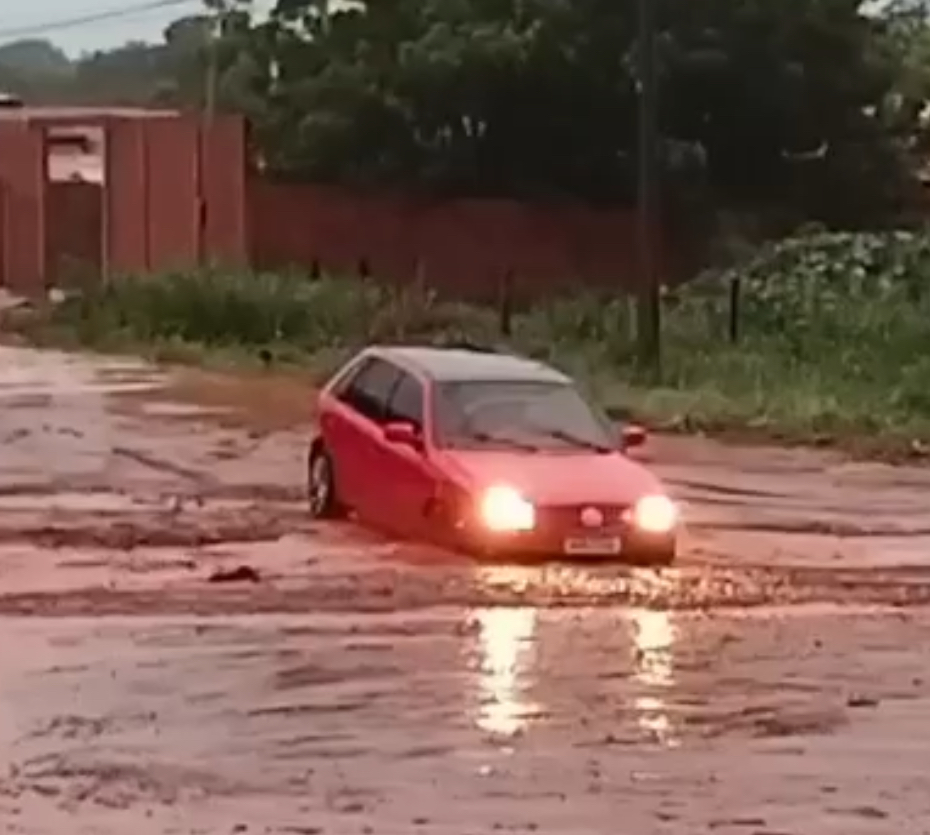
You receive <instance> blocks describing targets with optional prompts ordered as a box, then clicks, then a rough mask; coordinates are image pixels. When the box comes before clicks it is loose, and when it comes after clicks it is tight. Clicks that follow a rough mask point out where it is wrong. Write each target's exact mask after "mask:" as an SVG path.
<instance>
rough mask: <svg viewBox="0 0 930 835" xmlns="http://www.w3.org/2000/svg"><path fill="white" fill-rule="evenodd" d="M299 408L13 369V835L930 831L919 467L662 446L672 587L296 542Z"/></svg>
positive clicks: (6, 358) (1, 381)
mask: <svg viewBox="0 0 930 835" xmlns="http://www.w3.org/2000/svg"><path fill="white" fill-rule="evenodd" d="M309 395H310V392H309V389H308V387H307V385H306V383H304V382H302V381H300V380H298V379H295V378H290V379H286V380H283V379H280V378H277V377H273V376H271V375H266V376H263V377H258V378H253V379H249V380H245V381H242V380H236V379H233V378H230V377H228V376H223V375H216V374H204V373H192V372H185V373H183V374H171V375H166V374H163V373H159V372H157V371H156V370H154V369H152V368H149V367H146V366H144V365H142V364H140V363H138V362H136V361H133V360H126V361H110V362H107V363H102V362H99V361H96V360H90V359H87V358H81V357H73V356H65V355H58V354H53V353H39V352H32V351H27V350H23V349H8V348H3V349H0V615H5V616H6V617H5V618H4V620H3V627H2V628H3V629H4V636H5V640H4V647H5V649H3V651H2V652H0V705H2V710H0V751H3V753H4V759H5V763H6V765H5V766H2V767H0V824H2V827H0V828H2V831H9V832H24V833H25V832H34V833H43V835H44V834H45V833H48V835H58V833H74V832H88V833H91V832H94V833H123V832H127V831H136V832H139V833H140V835H147V833H167V832H209V833H214V832H215V833H221V832H223V833H226V832H234V831H239V832H253V831H254V832H294V833H296V832H305V833H306V832H320V833H323V832H325V833H342V832H345V833H364V832H371V833H379V835H380V833H393V832H397V833H410V832H423V833H439V832H443V833H445V832H448V833H456V835H461V833H467V832H472V831H473V832H476V833H486V832H489V831H540V832H551V833H560V835H561V833H573V832H578V833H581V832H584V833H599V832H608V831H610V832H613V831H616V816H617V810H618V809H620V808H622V809H623V814H624V823H625V824H626V825H627V828H629V830H630V831H635V832H641V833H653V832H655V833H681V834H682V835H685V833H694V832H700V831H720V832H725V833H726V832H734V833H736V832H739V833H753V834H754V835H763V833H765V835H776V833H782V835H788V834H789V833H790V834H791V835H803V834H804V833H813V835H821V833H833V832H836V833H842V834H843V835H854V833H859V832H862V833H889V835H891V834H892V833H895V834H896V835H897V833H902V834H908V833H923V832H928V831H930V829H928V824H927V823H926V821H930V800H927V798H930V791H928V789H930V785H928V781H930V778H928V777H927V776H926V774H927V773H928V769H927V766H928V765H930V758H928V755H927V754H926V753H922V750H923V747H924V746H923V745H922V744H921V743H920V742H919V741H920V740H921V739H923V737H924V734H925V730H926V728H925V725H926V720H925V719H924V718H923V717H925V716H926V715H927V714H926V710H927V706H928V705H927V701H928V695H930V686H928V685H927V684H925V680H927V679H928V678H930V677H928V676H927V673H926V669H927V667H928V664H927V662H928V660H930V659H928V652H930V650H927V649H926V648H927V647H928V646H930V642H928V637H930V617H926V616H925V614H924V606H925V604H926V603H927V602H930V573H928V567H930V560H928V556H930V516H928V515H927V513H926V511H925V499H924V498H923V497H925V496H926V495H927V489H928V488H930V470H927V469H918V468H903V467H890V466H884V465H877V464H864V463H854V462H850V461H848V460H846V459H844V458H842V457H840V456H838V455H833V454H829V453H826V452H816V453H814V452H803V451H798V450H790V451H789V450H782V449H776V448H772V449H760V448H755V449H739V448H735V447H727V446H723V445H719V444H714V443H712V442H709V441H699V440H694V439H690V440H689V439H664V438H657V439H654V440H653V441H652V442H651V443H650V445H649V447H648V448H647V449H646V450H645V451H644V453H643V456H644V457H645V458H646V459H647V460H648V462H649V463H650V465H651V466H653V467H655V469H656V470H657V471H659V472H660V473H661V474H662V475H663V476H664V477H665V478H666V480H667V481H668V483H669V484H670V485H671V486H672V489H673V490H675V491H676V493H677V495H678V496H679V498H680V499H681V500H682V501H683V502H684V503H685V505H686V508H687V519H688V523H689V527H688V532H687V536H686V543H685V552H684V554H683V556H682V560H681V564H680V565H679V566H677V567H675V568H674V569H671V570H667V571H663V572H653V571H645V570H635V569H627V568H624V567H622V566H617V565H556V564H553V565H544V566H523V567H515V566H511V567H507V566H498V567H491V566H476V565H473V564H471V563H469V562H467V561H465V560H462V559H460V558H456V557H452V556H450V555H448V554H440V553H436V552H433V551H429V550H427V549H423V548H417V547H412V546H409V545H403V544H399V543H393V542H386V541H384V540H381V539H379V538H378V537H377V536H376V535H374V534H367V533H363V532H360V531H358V530H356V529H354V528H353V527H352V526H351V525H341V526H320V525H314V524H312V523H310V522H309V521H308V520H307V518H306V514H305V513H304V512H303V509H302V507H301V504H300V501H299V496H300V492H301V491H300V485H301V478H302V475H303V461H302V452H303V447H304V442H305V436H306V432H307V429H308V422H309V418H310V409H309ZM243 569H246V570H243ZM4 768H5V769H6V771H4V770H3V769H4ZM78 813H79V815H78Z"/></svg>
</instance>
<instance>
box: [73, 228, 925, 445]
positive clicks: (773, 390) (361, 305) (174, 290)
mask: <svg viewBox="0 0 930 835" xmlns="http://www.w3.org/2000/svg"><path fill="white" fill-rule="evenodd" d="M928 278H930V237H928V236H926V235H918V234H912V233H887V234H851V233H832V234H818V235H812V236H806V237H802V238H795V239H790V240H787V241H783V242H780V243H777V244H773V245H771V246H768V247H765V248H763V249H762V250H760V251H759V252H758V253H756V254H755V256H754V257H753V258H752V259H751V260H749V261H748V262H747V263H745V264H742V265H740V266H738V267H736V268H732V269H728V270H725V271H718V272H710V273H707V274H705V275H703V276H701V277H700V278H699V279H697V280H695V281H694V282H692V283H690V284H688V285H686V286H685V287H683V288H679V289H678V290H677V291H675V292H674V293H671V294H670V296H669V300H668V301H669V303H668V304H667V306H666V310H665V318H664V347H663V372H662V382H661V384H660V385H656V384H655V383H654V381H653V380H652V379H651V377H647V376H646V375H644V374H643V372H642V371H641V369H639V368H638V366H637V363H636V361H635V351H634V347H635V345H634V338H635V327H634V317H633V315H632V308H631V304H630V301H629V300H628V299H623V298H604V297H603V295H600V296H598V295H594V294H579V295H578V296H576V297H574V298H568V299H566V298H562V299H551V300H547V301H544V302H541V303H539V304H537V305H536V306H535V307H533V308H532V309H529V310H527V311H524V312H523V313H520V314H519V315H517V316H516V318H515V320H514V327H513V332H512V336H511V341H512V343H513V344H514V345H515V346H516V347H517V348H518V349H520V350H523V351H525V352H527V353H530V354H533V355H534V356H539V357H541V358H545V359H548V360H550V361H552V362H554V363H555V364H557V365H560V366H562V367H564V368H565V369H566V370H567V371H569V372H570V373H572V374H574V375H576V376H578V377H580V378H582V379H583V380H584V381H585V382H586V383H587V385H589V386H590V387H591V388H592V389H593V390H594V391H595V392H596V393H597V394H598V395H599V396H601V397H602V398H604V399H605V400H607V401H608V404H609V405H621V406H626V407H629V406H632V407H633V410H634V412H636V411H638V412H640V413H642V414H644V415H646V416H647V417H651V418H655V419H662V420H665V421H668V422H671V423H674V424H679V425H682V426H707V427H717V426H730V425H734V424H738V425H751V426H759V427H770V428H778V429H781V430H785V431H791V432H807V433H809V432H818V433H821V432H826V433H832V432H840V431H849V430H855V431H858V432H866V433H868V432H878V431H888V430H894V431H900V432H909V433H923V432H924V431H925V429H926V428H927V426H928V425H930V351H928V349H930V293H927V292H926V289H927V287H928V284H927V280H928ZM734 281H738V282H739V284H740V286H741V288H742V305H741V317H740V318H741V334H740V339H739V342H738V343H737V344H730V341H729V339H728V338H727V327H726V325H727V319H728V310H727V305H728V300H729V295H730V287H731V285H732V283H733V282H734ZM54 323H55V324H57V325H58V326H59V328H62V327H63V328H64V329H65V330H68V331H70V332H72V333H76V334H77V336H78V338H79V339H80V341H82V342H83V343H85V344H89V345H96V346H111V345H113V344H114V342H118V343H121V344H123V345H124V346H125V345H126V344H127V343H128V344H132V345H139V344H140V343H142V344H153V343H154V344H170V345H174V346H177V345H191V344H195V345H198V346H206V347H207V348H210V349H226V348H232V349H243V348H244V349H247V350H249V351H253V350H254V349H257V348H260V347H269V348H272V349H273V350H274V352H275V354H276V356H279V357H283V358H287V359H291V360H294V361H300V362H304V361H306V360H307V358H309V357H313V358H315V359H318V358H319V357H321V356H326V357H330V358H332V357H333V356H341V353H340V352H344V351H345V350H347V349H351V348H354V347H357V346H359V345H361V344H364V343H367V342H373V341H375V342H390V341H419V342H447V341H449V340H461V339H463V338H469V339H472V340H475V341H483V342H494V341H499V340H500V337H499V334H498V331H497V315H496V313H495V311H493V310H491V309H487V308H481V307H476V306H473V305H466V304H455V303H450V302H446V301H443V300H440V299H438V298H437V297H436V296H435V295H434V294H432V293H429V292H424V291H423V290H422V289H420V288H417V287H415V286H410V287H406V288H397V287H390V286H388V285H384V284H378V283H375V282H371V281H362V280H357V279H348V278H337V277H329V278H323V279H318V280H312V279H310V278H308V277H306V276H303V275H300V274H267V273H265V274H248V273H240V274H230V273H224V272H221V271H217V270H206V271H201V272H177V273H171V274H167V275H157V276H138V277H127V278H124V279H121V280H118V281H114V282H111V283H109V284H107V285H105V286H100V287H98V288H96V289H91V290H89V291H87V292H85V293H84V294H83V295H82V296H80V297H77V298H75V299H73V300H71V301H69V302H67V303H65V304H64V305H62V306H60V307H59V308H57V309H56V310H55V313H54Z"/></svg>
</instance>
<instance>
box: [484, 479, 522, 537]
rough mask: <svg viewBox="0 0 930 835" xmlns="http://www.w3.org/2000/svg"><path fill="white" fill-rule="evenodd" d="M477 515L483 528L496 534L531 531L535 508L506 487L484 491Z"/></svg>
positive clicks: (517, 493) (511, 488) (500, 486)
mask: <svg viewBox="0 0 930 835" xmlns="http://www.w3.org/2000/svg"><path fill="white" fill-rule="evenodd" d="M478 513H479V515H480V517H481V521H482V522H483V523H484V526H485V527H486V528H487V529H488V530H490V531H494V532H496V533H505V532H510V531H513V532H516V531H531V530H533V528H534V527H535V526H536V508H534V507H533V505H532V504H530V502H528V501H527V500H526V499H524V498H523V496H521V495H520V493H519V492H518V491H516V490H514V489H513V487H507V486H506V485H498V486H496V487H489V488H488V489H487V490H485V491H484V493H483V495H482V496H481V500H480V502H479V505H478Z"/></svg>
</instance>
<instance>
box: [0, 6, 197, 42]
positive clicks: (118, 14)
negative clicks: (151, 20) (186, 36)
mask: <svg viewBox="0 0 930 835" xmlns="http://www.w3.org/2000/svg"><path fill="white" fill-rule="evenodd" d="M196 1H197V0H149V2H147V3H139V4H137V5H135V6H128V7H127V6H122V7H121V8H118V9H116V8H111V9H108V10H106V11H99V12H91V13H90V14H86V15H81V16H79V17H70V18H58V19H57V20H48V21H45V22H44V23H35V24H32V25H31V26H16V27H13V28H10V29H0V39H2V40H10V39H16V38H29V37H34V36H35V35H44V34H46V33H47V32H57V31H58V30H60V29H74V28H76V27H80V26H88V25H91V24H94V23H104V22H106V21H109V20H119V19H121V18H126V17H134V16H135V15H137V14H141V13H145V12H152V11H157V10H158V9H170V8H174V7H176V6H187V5H190V4H191V3H193V2H196ZM198 5H202V4H201V3H199V2H198Z"/></svg>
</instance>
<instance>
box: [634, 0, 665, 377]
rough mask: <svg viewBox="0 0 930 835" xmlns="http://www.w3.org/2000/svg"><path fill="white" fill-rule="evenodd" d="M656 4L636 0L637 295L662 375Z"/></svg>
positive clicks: (648, 358)
mask: <svg viewBox="0 0 930 835" xmlns="http://www.w3.org/2000/svg"><path fill="white" fill-rule="evenodd" d="M655 2H656V0H638V10H639V33H638V42H639V55H638V58H639V60H638V64H639V69H638V75H639V85H638V92H639V153H638V155H637V159H638V177H637V181H638V183H637V185H638V189H637V191H638V195H637V236H636V237H637V262H638V267H639V293H638V300H637V302H638V303H637V308H636V331H637V336H638V338H639V349H640V359H641V361H642V362H643V363H644V364H645V365H647V366H650V367H651V368H653V369H654V370H655V372H656V374H657V375H658V374H659V373H660V371H661V360H662V355H661V348H662V295H661V277H660V275H659V270H658V263H657V257H656V228H657V222H658V211H657V208H658V207H657V204H658V199H657V197H658V194H657V192H658V189H657V185H658V184H657V176H656V168H657V165H656V163H657V153H656V144H657V142H658V84H657V81H658V78H657V72H656V43H655V42H656V14H655Z"/></svg>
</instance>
